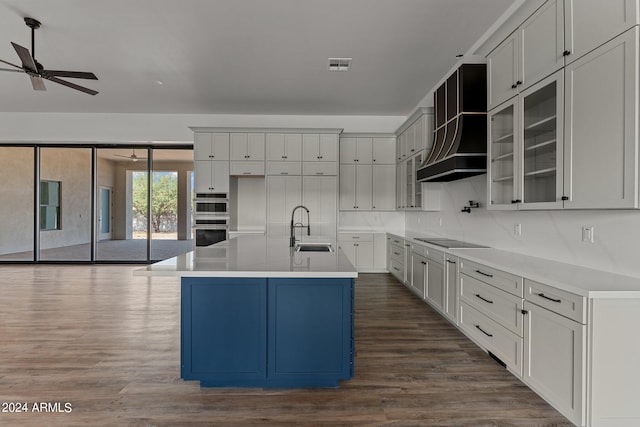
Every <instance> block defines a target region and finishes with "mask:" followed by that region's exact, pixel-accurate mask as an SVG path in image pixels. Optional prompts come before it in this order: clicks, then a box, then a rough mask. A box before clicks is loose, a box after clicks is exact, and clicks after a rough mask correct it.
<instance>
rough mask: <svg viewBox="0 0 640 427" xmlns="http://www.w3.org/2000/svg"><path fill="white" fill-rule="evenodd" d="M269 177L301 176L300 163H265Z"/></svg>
mask: <svg viewBox="0 0 640 427" xmlns="http://www.w3.org/2000/svg"><path fill="white" fill-rule="evenodd" d="M267 173H268V174H269V175H301V174H302V162H267Z"/></svg>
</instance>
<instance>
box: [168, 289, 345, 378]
mask: <svg viewBox="0 0 640 427" xmlns="http://www.w3.org/2000/svg"><path fill="white" fill-rule="evenodd" d="M180 336H181V377H182V378H183V379H185V380H200V384H201V385H202V386H203V387H280V388H291V387H336V386H337V385H338V381H339V380H344V379H349V378H351V377H353V355H354V351H353V279H350V278H347V279H340V278H337V279H336V278H331V279H273V278H270V279H266V278H187V277H184V278H182V296H181V335H180Z"/></svg>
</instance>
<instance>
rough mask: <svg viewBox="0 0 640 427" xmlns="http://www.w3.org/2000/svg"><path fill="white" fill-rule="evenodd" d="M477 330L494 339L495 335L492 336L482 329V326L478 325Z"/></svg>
mask: <svg viewBox="0 0 640 427" xmlns="http://www.w3.org/2000/svg"><path fill="white" fill-rule="evenodd" d="M476 328H478V329H479V330H480V332H482V333H483V334H485V335H486V336H488V337H492V336H493V334H490V333H488V332H486V331H485V330H484V329H482V328H481V327H480V325H476Z"/></svg>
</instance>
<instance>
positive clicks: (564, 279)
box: [389, 233, 640, 298]
mask: <svg viewBox="0 0 640 427" xmlns="http://www.w3.org/2000/svg"><path fill="white" fill-rule="evenodd" d="M389 234H390V235H393V236H396V237H399V238H401V239H405V240H408V241H410V242H411V243H412V244H418V245H423V246H428V247H431V248H434V249H437V250H440V251H442V252H445V253H448V254H451V255H455V256H457V257H460V258H464V259H466V260H469V261H475V262H478V263H480V264H483V265H486V266H488V267H493V268H497V269H499V270H502V271H506V272H508V273H512V274H515V275H517V276H522V277H524V278H525V279H530V280H534V281H537V282H540V283H544V284H546V285H549V286H553V287H555V288H558V289H562V290H565V291H567V292H572V293H574V294H578V295H582V296H584V297H587V298H639V297H640V278H637V277H632V276H623V275H619V274H614V273H609V272H606V271H601V270H595V269H591V268H586V267H581V266H577V265H572V264H567V263H563V262H557V261H552V260H547V259H543V258H538V257H533V256H528V255H521V254H517V253H514V252H509V251H505V250H500V249H493V248H488V249H445V248H442V247H440V246H436V245H430V244H428V243H425V242H421V241H418V240H415V238H416V237H434V236H421V235H418V234H398V233H389ZM441 238H442V237H441ZM471 243H477V244H481V242H471Z"/></svg>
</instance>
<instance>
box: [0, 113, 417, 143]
mask: <svg viewBox="0 0 640 427" xmlns="http://www.w3.org/2000/svg"><path fill="white" fill-rule="evenodd" d="M404 120H405V117H404V116H284V115H283V116H275V115H271V116H268V115H224V114H211V115H208V114H71V113H0V129H2V134H1V135H0V143H1V142H9V143H11V142H32V141H50V142H65V143H69V142H105V143H111V142H113V143H117V142H150V141H185V142H192V141H193V133H192V132H191V130H190V129H189V127H190V126H212V127H216V126H219V127H289V128H338V129H344V131H345V132H383V133H392V132H395V130H396V129H397V128H398V127H399V126H400V125H401V124H402V122H403V121H404Z"/></svg>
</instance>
